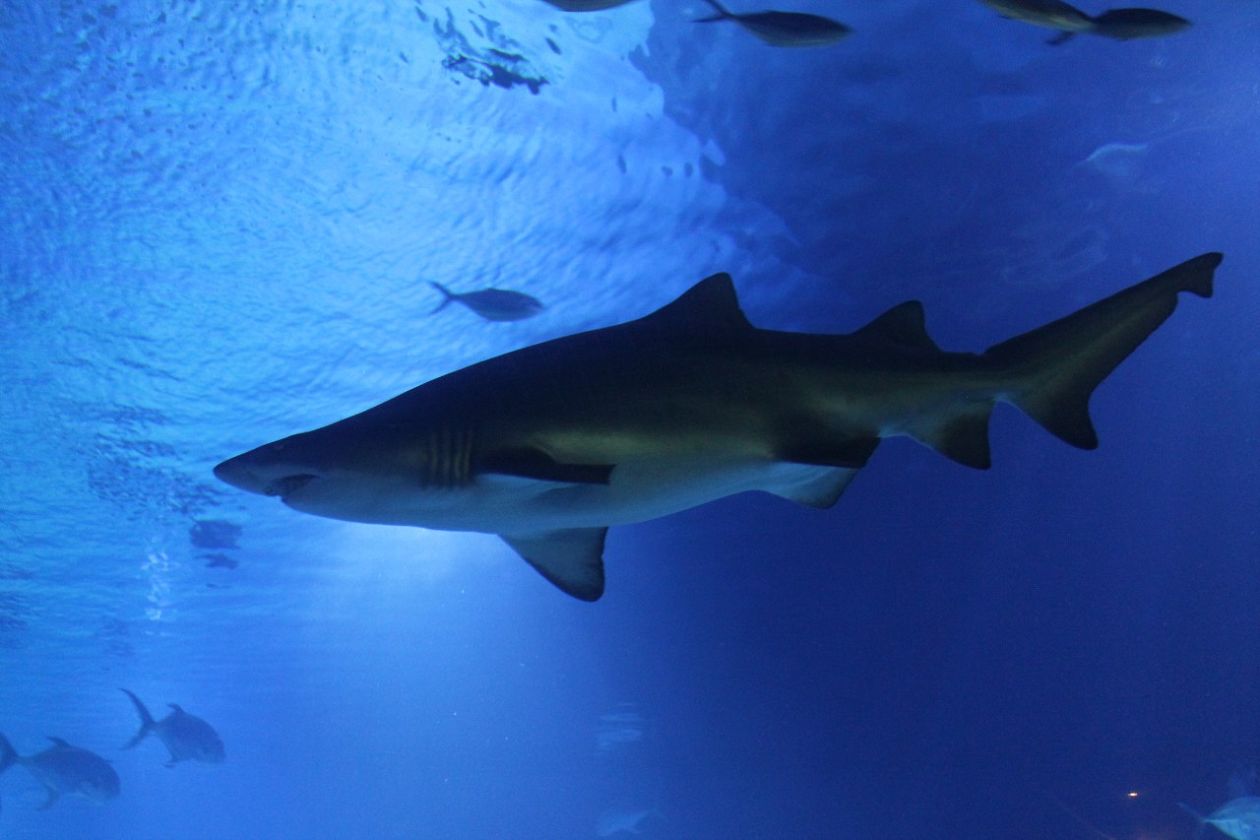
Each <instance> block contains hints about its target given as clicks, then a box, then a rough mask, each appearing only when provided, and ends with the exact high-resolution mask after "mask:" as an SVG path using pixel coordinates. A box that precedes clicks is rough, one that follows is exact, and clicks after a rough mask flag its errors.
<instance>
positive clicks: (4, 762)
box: [0, 735, 122, 811]
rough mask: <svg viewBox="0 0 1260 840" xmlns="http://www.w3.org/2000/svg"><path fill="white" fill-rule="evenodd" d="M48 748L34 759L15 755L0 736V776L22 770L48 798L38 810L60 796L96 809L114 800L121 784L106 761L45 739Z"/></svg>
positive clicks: (9, 745)
mask: <svg viewBox="0 0 1260 840" xmlns="http://www.w3.org/2000/svg"><path fill="white" fill-rule="evenodd" d="M48 740H49V741H51V742H52V746H51V747H49V748H48V749H46V750H44V751H43V752H40V753H35V754H34V755H25V756H23V755H18V754H17V751H16V750H14V749H13V745H12V744H10V743H9V740H8V739H7V738H5V737H4V736H3V735H0V773H4V771H5V770H8V769H9V768H10V767H12V766H13V765H15V764H21V765H22V766H23V767H25V768H26V769H27V770H28V771H29V772H30V774H31V775H32V776H34V777H35V779H36V780H37V781H38V782H39V783H40V784H41V785H43V786H44V790H45V791H47V793H48V798H47V799H46V800H44V804H43V805H41V806H40V810H41V811H42V810H46V809H48V808H51V807H52V806H53V805H55V804H56V803H57V800H58V799H60V798H61V796H62V795H63V794H66V795H70V796H80V797H82V798H84V799H86V800H88V801H89V802H93V803H96V804H97V805H100V804H104V803H105V802H108V801H109V800H111V799H113V798H115V797H116V796H118V793H119V791H120V790H121V787H122V785H121V783H120V781H119V779H118V773H117V772H115V771H114V768H113V766H112V765H110V763H109V762H108V761H106V760H105V759H103V758H101V757H100V756H99V755H97V754H96V753H94V752H91V751H90V750H85V749H83V748H82V747H76V746H72V745H71V744H68V743H67V742H66V741H65V740H63V739H61V738H54V737H52V736H49V738H48Z"/></svg>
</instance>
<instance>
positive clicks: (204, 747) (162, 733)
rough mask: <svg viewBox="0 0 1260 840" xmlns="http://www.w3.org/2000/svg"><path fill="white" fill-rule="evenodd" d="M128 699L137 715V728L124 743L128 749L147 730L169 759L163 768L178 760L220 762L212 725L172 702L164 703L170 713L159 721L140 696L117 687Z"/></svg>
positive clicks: (218, 741)
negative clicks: (163, 748)
mask: <svg viewBox="0 0 1260 840" xmlns="http://www.w3.org/2000/svg"><path fill="white" fill-rule="evenodd" d="M119 691H121V692H122V693H123V694H126V695H127V696H128V697H130V698H131V702H132V703H133V704H135V707H136V714H138V715H140V730H139V731H138V732H136V734H135V736H134V737H132V739H131V740H130V741H128V742H127V743H126V744H125V745H124V746H123V749H124V750H129V749H131V748H132V747H134V746H135V745H136V744H139V743H140V742H141V741H143V740H144V739H145V738H146V737H147V736H148V735H149V733H153V734H154V735H157V736H158V739H159V740H160V741H161V742H162V743H163V744H164V745H166V749H167V751H168V752H169V753H170V754H171V758H170V760H169V761H167V762H166V766H167V767H174V766H175V765H176V764H178V763H179V762H181V761H187V760H190V759H191V760H192V761H203V762H205V763H207V764H220V763H222V761H223V759H224V750H223V741H222V740H221V739H220V738H219V733H217V732H215V731H214V727H212V726H211V725H210V724H208V723H206V722H205V721H204V720H202V719H201V718H199V717H197V716H195V715H190V714H188V712H185V711H184V710H183V709H181V708H180V707H179V706H177V705H175V704H174V703H168V704H167V705H169V706H170V707H171V709H172V712H171V713H170V714H169V715H167V716H166V717H164V718H162V719H161V720H154V719H153V716H152V715H151V714H149V710H148V709H146V708H145V706H144V704H143V703H141V702H140V698H139V697H137V696H136V695H134V694H132V693H131V692H130V691H128V690H127V689H125V688H122V689H119Z"/></svg>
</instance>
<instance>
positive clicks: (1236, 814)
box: [1178, 796, 1260, 840]
mask: <svg viewBox="0 0 1260 840" xmlns="http://www.w3.org/2000/svg"><path fill="white" fill-rule="evenodd" d="M1178 804H1180V805H1181V807H1182V808H1184V809H1185V810H1186V811H1189V812H1190V814H1191V815H1192V816H1193V817H1194V818H1195V819H1196V820H1198V821H1199V826H1200V831H1202V826H1204V825H1210V826H1212V827H1213V828H1215V829H1216V830H1217V831H1219V832H1221V833H1222V834H1224V835H1225V836H1227V837H1233V838H1234V840H1260V796H1240V797H1238V798H1237V799H1231V800H1230V801H1229V802H1226V803H1225V804H1224V805H1222V806H1221V807H1219V808H1217V809H1216V810H1215V811H1213V812H1212V813H1210V814H1208V815H1207V816H1206V817H1205V816H1203V815H1202V814H1200V813H1199V812H1198V811H1196V810H1194V809H1193V808H1191V807H1190V806H1189V805H1187V804H1186V803H1184V802H1181V803H1178Z"/></svg>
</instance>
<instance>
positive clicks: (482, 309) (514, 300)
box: [429, 281, 544, 321]
mask: <svg viewBox="0 0 1260 840" xmlns="http://www.w3.org/2000/svg"><path fill="white" fill-rule="evenodd" d="M429 285H430V286H432V287H433V288H435V289H437V290H438V291H439V292H441V293H442V295H443V300H442V302H441V303H440V304H438V306H437V308H436V309H434V310H433V311H432V312H430V313H429V314H430V315H435V314H437V313H438V312H441V311H442V310H443V309H445V308H446V307H447V305H448V304H449V303H451V302H452V301H454V302H455V303H459V304H463V305H464V306H466V307H468V308H469V309H471V310H472V311H473V312H476V313H477V314H478V315H480V316H481V317H482V318H485V319H486V320H487V321H520V320H521V319H523V318H532V317H533V316H535V315H537V314H538V313H539V312H542V311H543V308H544V307H543V305H542V302H541V301H539V300H538V299H537V298H533V297H530V296H529V295H527V294H524V293H522V292H514V291H512V290H511V289H493V288H491V289H481V290H480V291H476V292H463V293H456V292H452V291H451V290H450V289H448V288H446V287H445V286H443V285H442V284H441V283H434V282H432V281H430V282H429Z"/></svg>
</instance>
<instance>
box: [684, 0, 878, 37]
mask: <svg viewBox="0 0 1260 840" xmlns="http://www.w3.org/2000/svg"><path fill="white" fill-rule="evenodd" d="M705 2H706V3H708V4H709V5H710V6H712V7H713V8H714V10H715V11H716V12H717V14H715V15H711V16H709V17H704V18H699V19H697V20H696V23H712V22H713V21H718V20H733V21H735V22H736V23H738V24H739V25H740V26H742V27H744V28H745V29H747V30H748V31H749V32H751V33H752V34H754V35H756V36H757V37H758V38H760V39H761V40H763V41H765V42H766V43H767V44H770V45H771V46H775V47H818V46H822V45H824V44H834V43H835V42H836V41H839V40H840V39H841V38H843V37H845V36H846V35H848V34H849V33H851V32H852V31H853V30H852V29H850V28H849V27H847V26H845V25H844V24H843V23H841V22H840V21H838V20H832V19H831V18H825V17H823V16H822V15H807V14H803V13H801V12H774V11H770V12H749V13H747V14H736V13H734V12H731V11H729V10H727V9H726V7H724V6H723V5H722V4H721V3H719V2H717V0H705Z"/></svg>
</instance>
